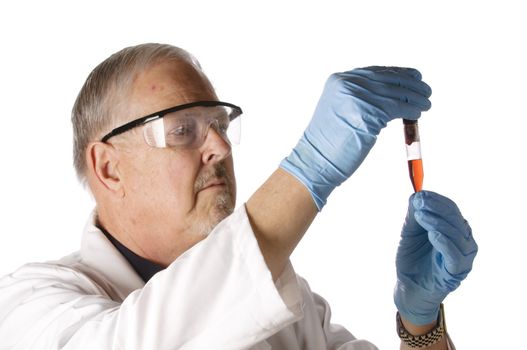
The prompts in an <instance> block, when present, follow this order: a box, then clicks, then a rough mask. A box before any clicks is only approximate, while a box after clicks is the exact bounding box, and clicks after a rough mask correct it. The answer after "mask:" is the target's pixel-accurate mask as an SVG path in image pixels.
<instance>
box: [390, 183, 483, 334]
mask: <svg viewBox="0 0 527 350" xmlns="http://www.w3.org/2000/svg"><path fill="white" fill-rule="evenodd" d="M409 202H410V203H409V208H408V214H407V216H406V220H405V223H404V226H403V229H402V234H401V241H400V243H399V249H398V250H397V259H396V267H397V284H396V287H395V293H394V301H395V305H396V306H397V309H398V310H399V313H400V314H401V315H402V316H403V317H404V318H406V319H407V320H408V321H410V322H412V323H413V324H415V325H424V324H428V323H432V322H433V321H435V320H436V319H437V315H438V312H439V306H440V304H441V302H442V301H443V299H444V298H445V297H446V296H447V295H448V294H449V293H450V292H452V291H454V290H455V289H456V288H457V287H458V286H459V284H460V283H461V281H462V280H463V279H465V277H466V276H467V275H468V273H469V272H470V270H471V269H472V262H473V260H474V257H475V256H476V253H477V251H478V246H477V244H476V242H475V241H474V238H473V237H472V230H471V228H470V226H469V224H468V222H467V221H466V220H465V219H464V218H463V216H461V213H460V212H459V209H458V208H457V206H456V204H455V203H454V202H452V201H451V200H450V199H448V198H446V197H443V196H441V195H439V194H437V193H434V192H430V191H421V192H417V193H415V194H413V195H412V196H411V197H410V201H409Z"/></svg>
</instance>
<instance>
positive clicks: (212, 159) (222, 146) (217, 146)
mask: <svg viewBox="0 0 527 350" xmlns="http://www.w3.org/2000/svg"><path fill="white" fill-rule="evenodd" d="M231 151H232V148H231V145H230V144H229V142H228V141H227V140H225V139H224V138H223V137H222V136H221V135H220V133H219V132H218V131H217V130H216V128H214V127H212V126H211V127H210V128H209V130H208V132H207V135H206V137H205V141H204V142H203V145H202V146H201V158H202V161H203V164H209V163H218V162H221V161H222V160H224V159H225V158H227V157H229V156H230V155H231Z"/></svg>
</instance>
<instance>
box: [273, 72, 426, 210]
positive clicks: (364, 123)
mask: <svg viewBox="0 0 527 350" xmlns="http://www.w3.org/2000/svg"><path fill="white" fill-rule="evenodd" d="M431 93H432V90H431V89H430V87H429V86H428V85H427V84H426V83H424V82H423V81H422V80H421V73H419V71H417V70H415V69H412V68H399V67H367V68H360V69H354V70H352V71H349V72H343V73H335V74H333V75H331V76H330V77H329V79H328V81H327V82H326V85H325V87H324V91H323V93H322V96H321V97H320V100H319V102H318V105H317V108H316V110H315V113H314V114H313V118H312V119H311V122H310V123H309V125H308V127H307V129H306V130H305V132H304V134H303V135H302V137H301V138H300V141H299V142H298V144H297V145H296V147H295V148H294V149H293V151H292V152H291V154H290V155H289V156H288V157H287V158H285V159H284V160H283V161H282V162H281V164H280V167H281V168H283V169H284V170H286V171H287V172H289V173H290V174H292V175H293V176H295V177H296V178H297V179H298V180H300V181H301V182H302V183H303V184H304V186H305V187H306V188H307V189H308V190H309V191H310V193H311V196H312V197H313V200H314V202H315V204H316V206H317V208H318V209H319V210H321V209H322V207H323V206H324V205H325V203H326V200H327V197H328V196H329V194H330V193H331V191H333V189H334V188H335V187H336V186H338V185H340V184H341V183H342V182H343V181H344V180H346V179H347V178H348V177H349V176H351V174H353V172H354V171H355V170H356V169H357V168H358V167H359V165H360V164H361V163H362V161H363V160H364V158H365V157H366V155H367V154H368V152H369V151H370V149H371V148H372V147H373V145H374V143H375V141H376V138H377V135H378V134H379V133H380V131H381V129H382V128H384V127H385V126H386V124H387V123H388V122H389V121H390V120H392V119H394V118H403V117H404V118H407V119H417V118H419V117H420V115H421V111H426V110H428V109H429V108H430V106H431V104H430V101H429V100H428V98H429V97H430V95H431Z"/></svg>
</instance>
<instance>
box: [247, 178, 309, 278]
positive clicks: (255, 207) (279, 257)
mask: <svg viewBox="0 0 527 350" xmlns="http://www.w3.org/2000/svg"><path fill="white" fill-rule="evenodd" d="M245 205H246V209H247V214H248V216H249V220H250V222H251V226H252V229H253V231H254V234H255V236H256V239H257V240H258V244H259V246H260V249H261V251H262V254H263V256H264V259H265V262H266V263H267V266H268V267H269V270H270V271H271V274H272V275H273V279H274V280H276V279H277V278H278V277H279V276H280V274H281V273H282V271H283V269H284V267H285V266H286V264H287V263H288V261H289V257H290V255H291V253H292V252H293V250H294V249H295V247H296V245H297V244H298V242H299V241H300V240H301V239H302V237H303V235H304V233H305V232H306V231H307V229H308V227H309V226H310V225H311V223H312V222H313V219H314V218H315V216H316V214H317V208H316V206H315V204H314V202H313V199H312V197H311V194H310V193H309V191H308V190H307V189H306V187H305V186H304V185H303V184H302V183H301V182H300V181H298V180H297V179H296V178H295V177H293V176H292V175H290V174H289V173H288V172H286V171H284V170H282V169H280V168H279V169H277V170H276V171H275V172H274V173H273V174H272V175H271V176H270V177H269V179H267V181H266V182H265V183H264V184H263V185H262V186H261V187H260V188H259V189H258V190H257V191H256V192H255V193H254V194H253V195H252V196H251V197H250V198H249V200H248V201H247V203H246V204H245Z"/></svg>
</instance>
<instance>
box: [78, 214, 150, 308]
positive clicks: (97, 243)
mask: <svg viewBox="0 0 527 350" xmlns="http://www.w3.org/2000/svg"><path fill="white" fill-rule="evenodd" d="M95 218H96V212H95V210H94V211H93V212H92V213H91V215H90V218H89V220H88V222H87V223H86V226H85V228H84V232H83V237H82V243H81V257H82V260H83V263H84V264H86V265H88V267H89V268H90V269H91V270H93V271H94V272H95V273H96V274H97V275H98V276H99V278H98V279H99V281H98V282H99V284H104V285H101V287H102V288H104V289H105V290H106V291H107V292H108V293H109V294H110V296H111V297H113V298H115V297H117V298H119V299H120V300H121V301H122V300H124V299H125V298H126V297H127V296H128V295H129V294H130V293H131V292H133V291H134V290H136V289H140V288H143V286H144V285H145V283H144V281H143V280H142V279H141V277H140V276H139V275H138V274H137V273H136V272H135V270H134V269H133V268H132V266H131V265H130V264H129V263H128V261H127V260H126V259H125V257H124V256H123V255H122V254H121V253H120V252H119V251H118V250H117V249H116V248H115V247H114V245H113V244H112V243H111V242H110V241H109V240H108V239H107V238H106V236H105V235H104V234H103V233H102V232H101V230H99V229H98V228H97V227H96V226H95ZM101 279H102V280H101ZM108 289H112V290H111V291H110V290H108ZM112 294H114V295H112Z"/></svg>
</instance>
